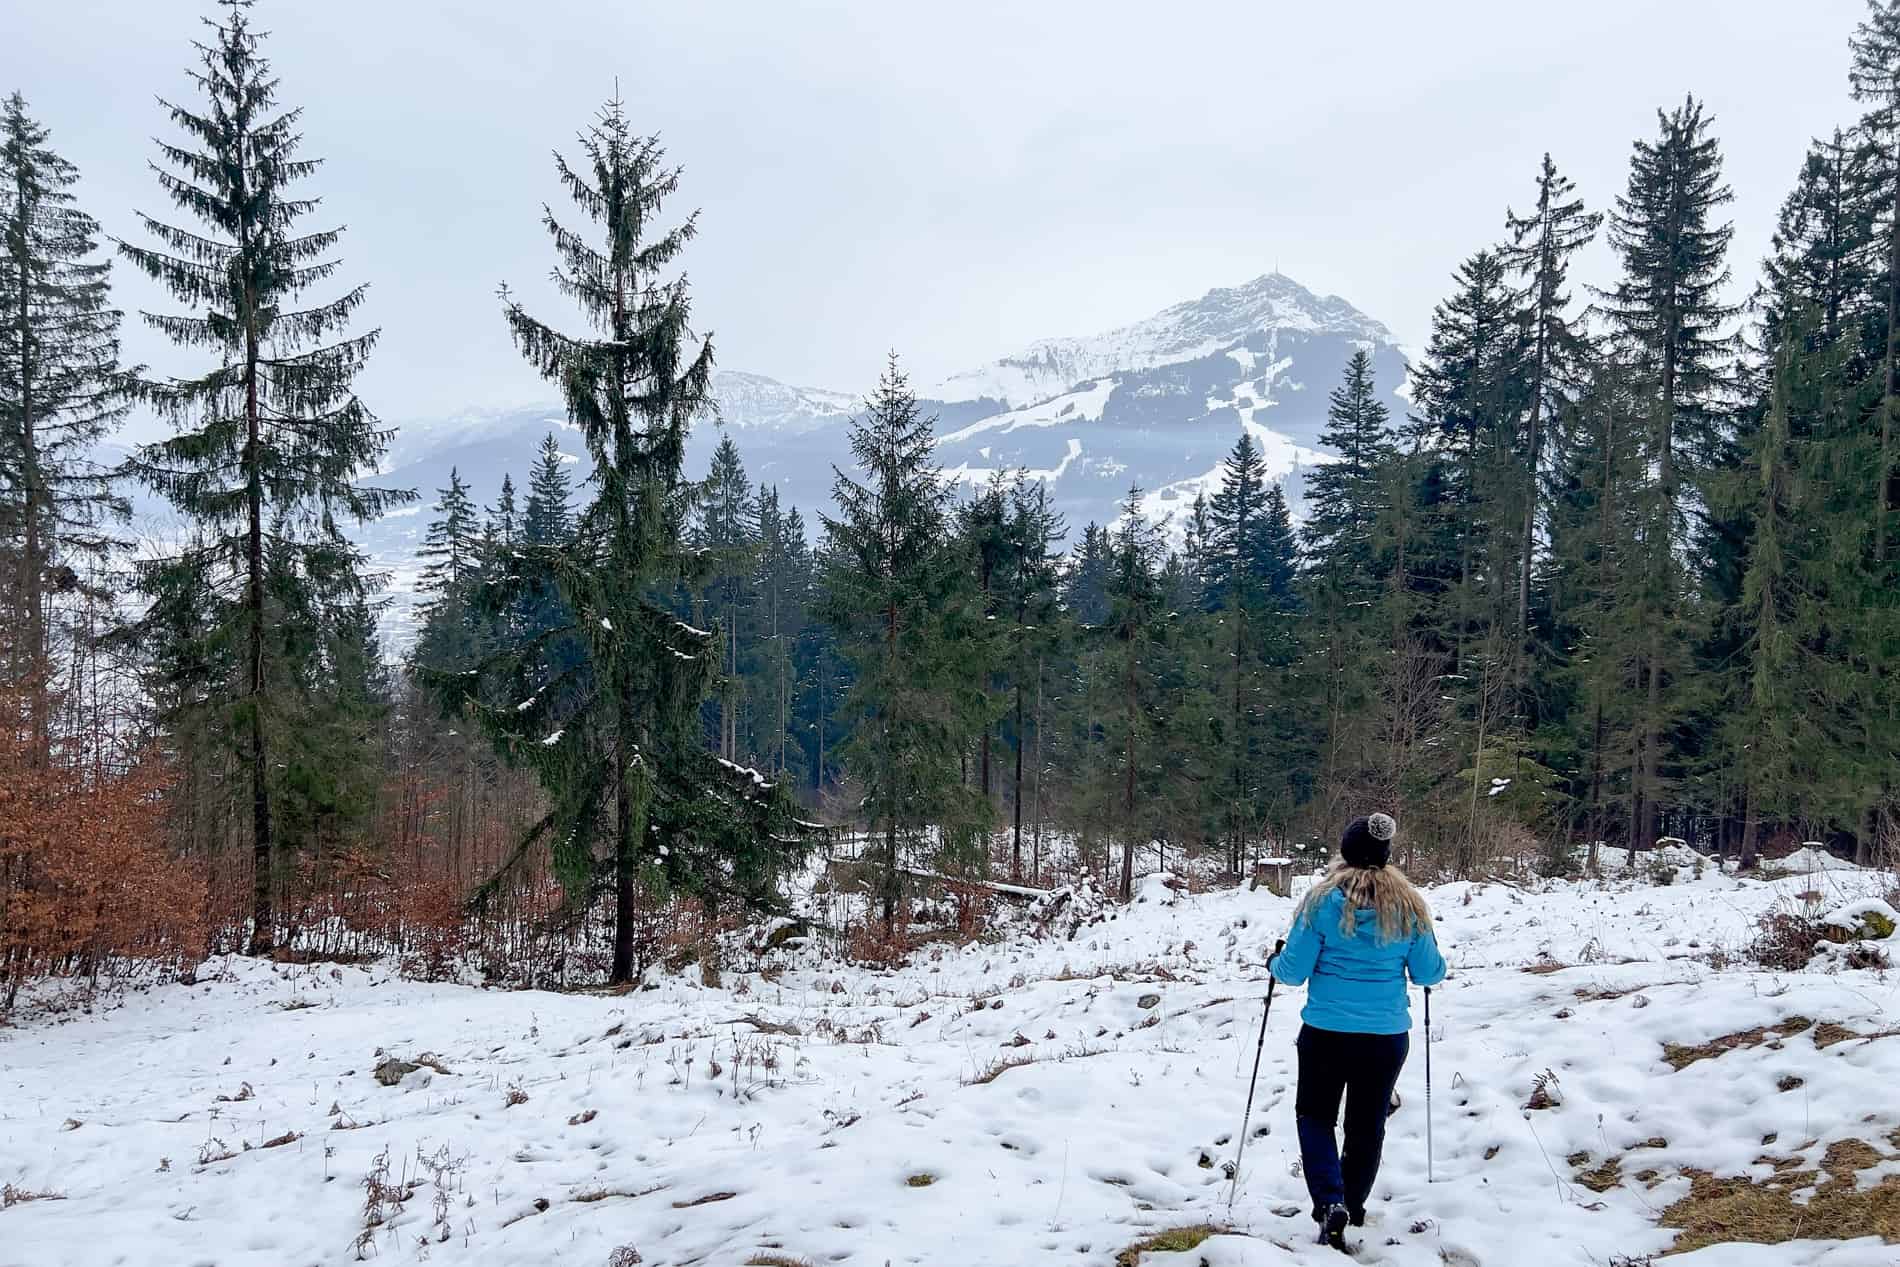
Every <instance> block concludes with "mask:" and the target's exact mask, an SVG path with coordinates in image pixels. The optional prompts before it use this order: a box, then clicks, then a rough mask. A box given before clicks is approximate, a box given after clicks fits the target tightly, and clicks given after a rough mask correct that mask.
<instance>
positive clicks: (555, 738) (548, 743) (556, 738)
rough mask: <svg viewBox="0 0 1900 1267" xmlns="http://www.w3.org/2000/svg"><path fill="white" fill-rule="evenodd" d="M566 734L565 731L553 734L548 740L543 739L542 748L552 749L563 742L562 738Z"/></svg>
mask: <svg viewBox="0 0 1900 1267" xmlns="http://www.w3.org/2000/svg"><path fill="white" fill-rule="evenodd" d="M566 733H567V732H566V731H565V730H557V731H555V732H554V733H553V734H551V735H549V736H548V737H547V738H546V739H543V740H542V741H541V746H542V747H543V748H552V747H553V746H554V745H555V744H557V743H560V742H561V736H562V735H564V734H566Z"/></svg>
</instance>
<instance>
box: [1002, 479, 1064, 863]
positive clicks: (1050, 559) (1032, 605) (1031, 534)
mask: <svg viewBox="0 0 1900 1267" xmlns="http://www.w3.org/2000/svg"><path fill="white" fill-rule="evenodd" d="M1008 509H1009V513H1008V520H1007V523H1006V525H1005V530H1004V554H1003V560H1002V566H1001V568H1000V569H999V575H998V577H997V580H996V586H995V590H996V593H997V596H998V605H999V606H1000V607H1001V608H1003V609H1004V610H1005V611H1006V612H1007V613H1008V615H1009V619H1010V638H1009V649H1008V666H1007V671H1008V684H1009V689H1010V693H1011V696H1012V701H1011V710H1012V723H1011V733H1012V735H1013V736H1014V741H1015V742H1014V749H1015V751H1014V756H1015V771H1014V774H1013V776H1012V780H1011V785H1010V786H1011V790H1010V813H1011V826H1010V850H1009V876H1010V879H1011V880H1021V879H1022V875H1023V809H1024V791H1025V785H1024V781H1023V752H1024V749H1025V748H1026V747H1027V746H1028V742H1029V730H1030V727H1031V725H1032V717H1031V714H1030V713H1029V711H1028V704H1029V701H1030V699H1031V697H1032V696H1036V697H1039V696H1040V693H1041V690H1042V680H1043V673H1044V666H1045V663H1046V661H1047V660H1048V659H1049V657H1050V656H1051V655H1052V654H1053V653H1054V651H1055V649H1056V648H1057V646H1058V645H1059V643H1060V640H1061V636H1062V631H1061V629H1060V627H1059V624H1058V622H1059V621H1060V619H1061V605H1060V597H1059V593H1058V589H1057V587H1058V585H1059V583H1060V580H1061V574H1060V571H1059V565H1058V560H1057V557H1056V554H1055V544H1056V543H1057V542H1058V541H1060V540H1061V539H1062V535H1063V531H1064V526H1063V522H1062V516H1061V515H1060V514H1058V513H1057V512H1056V510H1055V508H1054V507H1053V506H1052V505H1051V504H1050V500H1049V485H1048V484H1047V482H1045V481H1043V480H1032V479H1029V478H1026V477H1024V476H1021V475H1019V476H1018V477H1017V478H1016V479H1015V480H1014V481H1013V482H1012V483H1011V484H1010V486H1009V508H1008ZM1033 724H1034V726H1035V728H1036V737H1037V742H1038V744H1040V743H1041V738H1042V734H1041V723H1040V722H1039V721H1034V722H1033ZM1039 861H1040V860H1039V859H1033V858H1032V860H1031V867H1032V870H1037V869H1039V866H1038V864H1039Z"/></svg>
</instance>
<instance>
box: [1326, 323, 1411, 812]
mask: <svg viewBox="0 0 1900 1267" xmlns="http://www.w3.org/2000/svg"><path fill="white" fill-rule="evenodd" d="M1390 417H1391V414H1390V411H1389V410H1388V409H1387V408H1386V406H1385V404H1384V402H1382V401H1381V400H1379V398H1378V395H1377V390H1376V387H1375V385H1374V382H1373V377H1372V358H1371V357H1370V356H1368V355H1367V354H1366V353H1365V352H1364V351H1360V352H1356V353H1354V354H1353V357H1352V360H1351V361H1350V362H1348V364H1347V366H1346V371H1345V375H1344V378H1343V381H1342V382H1341V383H1340V385H1339V386H1338V387H1336V388H1334V389H1333V392H1332V394H1331V396H1330V398H1329V407H1328V410H1327V427H1326V430H1325V431H1324V432H1323V433H1322V434H1321V436H1320V443H1321V444H1323V445H1325V446H1326V447H1328V448H1330V449H1331V450H1332V451H1333V452H1334V453H1336V454H1337V455H1338V456H1337V457H1336V458H1335V459H1334V460H1333V461H1331V462H1327V463H1324V464H1323V465H1321V466H1320V467H1319V469H1318V470H1316V471H1314V472H1313V473H1312V474H1311V475H1309V476H1308V477H1307V485H1306V492H1307V519H1306V524H1305V525H1304V528H1303V530H1302V534H1303V537H1304V541H1303V545H1304V547H1305V555H1306V560H1307V575H1306V589H1307V597H1306V605H1307V609H1308V611H1309V612H1310V613H1311V616H1312V624H1313V628H1312V636H1311V639H1310V641H1309V643H1308V647H1309V654H1310V655H1311V656H1312V657H1313V658H1314V660H1315V661H1316V663H1315V664H1314V667H1313V671H1312V672H1311V673H1309V674H1308V675H1307V679H1308V680H1309V681H1317V682H1318V683H1320V688H1319V689H1320V693H1321V696H1322V698H1321V699H1320V700H1319V701H1318V706H1319V708H1320V712H1321V717H1320V721H1319V729H1320V732H1321V734H1322V735H1323V739H1322V741H1321V743H1322V746H1321V760H1320V766H1321V772H1320V783H1321V788H1322V793H1323V795H1324V796H1325V798H1326V804H1325V806H1324V811H1323V812H1324V814H1325V816H1326V817H1327V818H1329V819H1330V818H1334V817H1337V813H1336V811H1337V809H1338V807H1339V805H1340V803H1341V800H1342V798H1344V797H1346V796H1347V795H1349V794H1350V792H1351V790H1352V786H1353V783H1354V779H1355V772H1356V771H1357V770H1358V769H1359V768H1360V767H1361V766H1362V765H1363V746H1364V740H1365V725H1366V722H1367V720H1368V719H1367V716H1366V710H1367V707H1368V705H1369V703H1370V701H1371V699H1372V689H1373V687H1372V681H1371V671H1372V667H1373V666H1372V656H1373V647H1374V646H1375V645H1376V641H1377V639H1378V638H1379V637H1380V636H1381V632H1382V631H1381V630H1379V629H1378V628H1376V626H1375V624H1374V619H1375V617H1374V614H1373V612H1372V604H1373V603H1374V601H1375V600H1376V598H1377V596H1378V594H1379V590H1380V580H1381V578H1380V574H1379V560H1378V553H1379V551H1378V543H1377V536H1378V532H1377V527H1378V523H1379V520H1380V517H1381V515H1382V514H1383V513H1384V510H1385V508H1386V506H1387V499H1388V497H1389V495H1390V486H1389V481H1388V479H1387V471H1388V468H1389V466H1390V464H1391V462H1392V461H1393V459H1394V458H1395V457H1396V454H1397V447H1396V445H1395V443H1394V441H1393V438H1392V436H1391V433H1390V432H1389V431H1388V429H1387V424H1388V421H1389V419H1390Z"/></svg>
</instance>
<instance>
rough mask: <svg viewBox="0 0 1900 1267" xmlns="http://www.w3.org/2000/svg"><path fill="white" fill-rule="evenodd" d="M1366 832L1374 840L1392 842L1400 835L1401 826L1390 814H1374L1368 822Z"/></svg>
mask: <svg viewBox="0 0 1900 1267" xmlns="http://www.w3.org/2000/svg"><path fill="white" fill-rule="evenodd" d="M1366 830H1367V831H1369V832H1371V833H1372V838H1373V839H1374V840H1390V839H1392V838H1393V837H1394V836H1396V835H1398V834H1399V825H1398V823H1397V822H1396V821H1395V820H1394V819H1393V817H1392V815H1390V814H1374V815H1373V816H1372V817H1371V818H1368V819H1367V820H1366Z"/></svg>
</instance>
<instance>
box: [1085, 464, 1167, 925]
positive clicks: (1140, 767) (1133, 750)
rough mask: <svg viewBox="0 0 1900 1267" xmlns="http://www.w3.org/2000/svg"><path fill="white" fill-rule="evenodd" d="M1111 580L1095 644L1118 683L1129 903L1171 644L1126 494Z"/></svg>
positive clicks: (1146, 829)
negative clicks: (1162, 657) (1160, 671)
mask: <svg viewBox="0 0 1900 1267" xmlns="http://www.w3.org/2000/svg"><path fill="white" fill-rule="evenodd" d="M1109 558H1110V568H1109V577H1108V621H1107V623H1106V624H1104V625H1103V626H1102V628H1101V630H1100V632H1099V634H1098V637H1099V638H1101V639H1104V640H1105V643H1104V649H1105V652H1106V654H1107V655H1108V656H1109V657H1110V658H1111V660H1112V663H1113V667H1112V670H1111V671H1112V673H1113V675H1114V678H1115V681H1116V687H1115V689H1114V694H1115V696H1116V698H1117V706H1116V708H1115V712H1116V713H1117V714H1118V720H1119V724H1120V730H1121V737H1120V738H1121V742H1120V744H1119V745H1118V747H1119V748H1120V753H1119V756H1118V760H1119V763H1120V771H1119V782H1120V784H1121V794H1120V796H1119V798H1118V804H1119V809H1120V817H1119V820H1118V821H1119V824H1120V831H1119V833H1118V834H1119V835H1120V836H1121V846H1122V851H1121V854H1122V857H1121V884H1120V888H1121V897H1122V901H1124V902H1128V901H1132V900H1133V899H1134V877H1135V849H1136V847H1137V846H1139V845H1146V844H1147V843H1148V842H1149V841H1151V840H1153V839H1154V838H1155V836H1156V832H1155V831H1154V830H1153V828H1154V826H1155V820H1156V817H1157V814H1156V807H1155V806H1154V805H1153V804H1152V803H1151V795H1152V793H1153V792H1154V790H1155V787H1154V785H1155V782H1156V780H1154V779H1153V778H1143V777H1142V776H1143V774H1144V773H1145V772H1148V771H1150V770H1152V769H1153V767H1154V765H1155V764H1156V763H1155V761H1154V758H1153V754H1151V753H1150V752H1149V751H1148V743H1149V740H1150V739H1151V738H1152V737H1153V736H1154V735H1155V733H1156V731H1157V730H1158V729H1159V725H1160V720H1161V719H1160V717H1159V713H1158V708H1157V696H1158V694H1159V691H1158V689H1157V688H1158V685H1159V683H1158V681H1157V674H1156V669H1157V667H1158V665H1157V663H1156V659H1157V657H1158V653H1159V651H1160V648H1161V647H1162V646H1163V644H1164V643H1165V642H1166V640H1167V637H1168V620H1167V594H1166V591H1165V589H1164V588H1163V585H1162V579H1161V568H1162V564H1163V562H1164V561H1165V551H1164V550H1163V547H1162V542H1161V534H1160V531H1159V530H1158V529H1157V528H1156V527H1155V525H1154V522H1153V521H1152V520H1150V519H1149V518H1148V516H1147V512H1146V510H1145V508H1144V507H1143V505H1142V490H1141V489H1140V488H1139V487H1135V488H1131V489H1129V490H1128V498H1127V500H1126V501H1124V502H1123V503H1122V515H1121V523H1120V525H1119V526H1118V527H1117V528H1116V529H1115V532H1114V537H1113V539H1112V545H1111V553H1110V556H1109Z"/></svg>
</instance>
